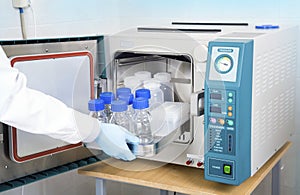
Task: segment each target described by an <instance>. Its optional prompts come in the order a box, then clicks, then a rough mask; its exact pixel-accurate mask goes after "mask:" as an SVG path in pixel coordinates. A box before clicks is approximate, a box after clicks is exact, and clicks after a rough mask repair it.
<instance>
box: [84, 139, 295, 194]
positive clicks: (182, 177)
mask: <svg viewBox="0 0 300 195" xmlns="http://www.w3.org/2000/svg"><path fill="white" fill-rule="evenodd" d="M290 146H291V142H287V143H286V144H285V145H284V146H283V147H282V148H281V149H280V150H279V151H278V152H277V153H276V154H275V155H274V156H273V157H272V158H271V159H269V161H268V162H267V163H266V164H265V165H264V166H263V167H262V168H261V169H260V170H259V171H258V172H257V173H256V174H255V175H254V176H253V177H251V178H249V179H247V180H246V181H245V182H243V183H242V184H241V185H239V186H231V185H226V184H220V183H216V182H211V181H207V180H204V171H203V170H202V169H196V168H191V167H185V166H180V165H174V164H165V163H160V162H154V161H148V160H142V159H137V160H134V161H132V162H124V161H119V160H115V159H108V160H104V161H101V162H99V163H95V164H93V165H90V166H87V167H84V168H81V169H79V170H78V173H79V174H82V175H86V176H92V177H96V178H101V179H107V180H113V181H118V182H124V183H130V184H135V185H141V186H147V187H152V188H158V189H163V190H169V191H175V192H180V193H184V194H193V195H196V194H238V195H240V194H251V192H252V191H254V189H255V188H256V187H257V186H258V185H259V184H260V182H261V181H262V180H263V179H264V178H265V177H266V175H267V174H268V173H269V172H270V171H271V170H272V168H273V167H274V166H275V165H276V164H277V162H278V161H279V160H280V159H281V158H282V156H283V155H284V154H285V153H286V152H287V150H288V149H289V148H290ZM125 169H126V170H125Z"/></svg>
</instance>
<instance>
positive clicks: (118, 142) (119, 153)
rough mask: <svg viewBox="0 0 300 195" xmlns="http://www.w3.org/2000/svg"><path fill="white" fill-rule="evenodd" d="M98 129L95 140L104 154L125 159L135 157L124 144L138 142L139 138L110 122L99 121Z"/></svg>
mask: <svg viewBox="0 0 300 195" xmlns="http://www.w3.org/2000/svg"><path fill="white" fill-rule="evenodd" d="M100 129H101V131H100V133H99V135H98V137H97V138H96V140H95V142H96V143H97V144H98V145H99V146H100V148H101V149H102V150H103V151H104V152H105V153H106V154H108V155H110V156H112V157H114V158H117V159H122V160H126V161H131V160H134V159H135V158H136V157H135V155H133V154H132V152H131V151H130V150H129V148H128V146H127V144H126V142H129V143H132V144H138V142H139V139H138V138H137V137H136V136H134V135H133V134H132V133H130V132H129V131H127V130H126V129H125V128H124V127H121V126H118V125H115V124H110V123H100Z"/></svg>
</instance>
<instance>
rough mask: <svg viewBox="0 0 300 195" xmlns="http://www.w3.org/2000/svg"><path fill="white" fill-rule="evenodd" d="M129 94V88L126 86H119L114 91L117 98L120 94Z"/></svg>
mask: <svg viewBox="0 0 300 195" xmlns="http://www.w3.org/2000/svg"><path fill="white" fill-rule="evenodd" d="M127 94H131V89H130V88H128V87H120V88H118V89H117V91H116V95H117V98H119V96H120V95H127Z"/></svg>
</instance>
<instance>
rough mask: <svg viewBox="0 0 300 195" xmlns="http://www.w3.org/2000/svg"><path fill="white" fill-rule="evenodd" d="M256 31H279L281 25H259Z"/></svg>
mask: <svg viewBox="0 0 300 195" xmlns="http://www.w3.org/2000/svg"><path fill="white" fill-rule="evenodd" d="M255 28H256V29H278V28H279V25H272V24H265V25H257V26H255Z"/></svg>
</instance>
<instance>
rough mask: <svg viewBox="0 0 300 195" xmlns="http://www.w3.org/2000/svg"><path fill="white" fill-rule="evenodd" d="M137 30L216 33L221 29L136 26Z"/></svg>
mask: <svg viewBox="0 0 300 195" xmlns="http://www.w3.org/2000/svg"><path fill="white" fill-rule="evenodd" d="M137 30H138V31H139V32H164V33H178V32H183V33H218V32H221V31H222V30H221V29H192V28H186V29H185V28H148V27H147V28H145V27H138V28H137Z"/></svg>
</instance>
